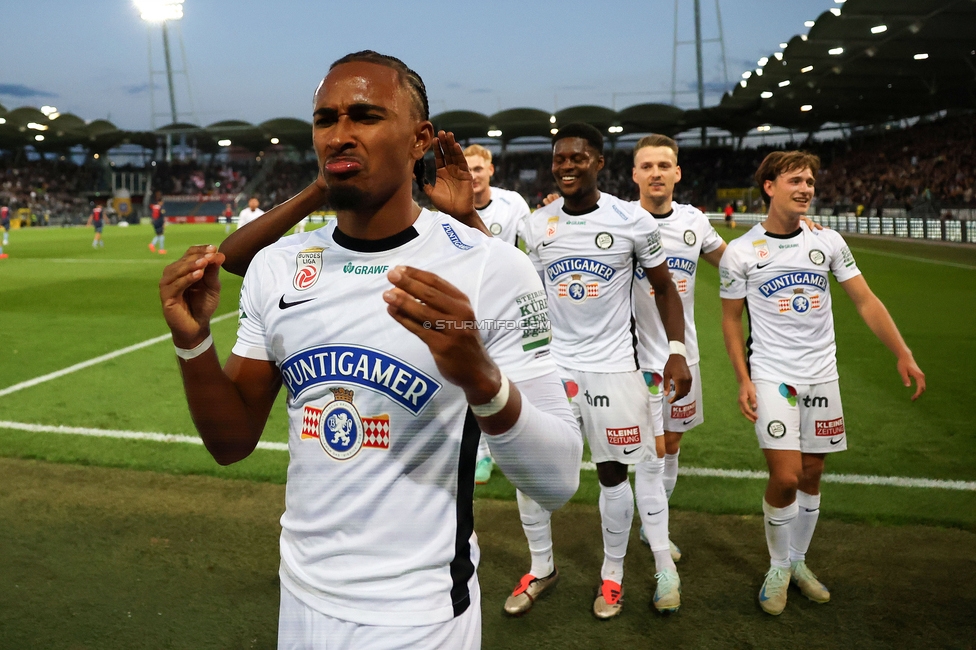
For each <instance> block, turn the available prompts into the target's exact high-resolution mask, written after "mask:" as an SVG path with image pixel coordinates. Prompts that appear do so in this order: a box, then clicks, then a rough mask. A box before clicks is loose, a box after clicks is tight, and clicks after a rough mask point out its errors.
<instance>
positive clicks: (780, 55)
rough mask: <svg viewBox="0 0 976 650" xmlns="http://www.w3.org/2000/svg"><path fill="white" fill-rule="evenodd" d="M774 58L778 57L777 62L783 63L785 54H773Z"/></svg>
mask: <svg viewBox="0 0 976 650" xmlns="http://www.w3.org/2000/svg"><path fill="white" fill-rule="evenodd" d="M773 56H775V57H776V60H777V61H782V60H783V53H782V52H773Z"/></svg>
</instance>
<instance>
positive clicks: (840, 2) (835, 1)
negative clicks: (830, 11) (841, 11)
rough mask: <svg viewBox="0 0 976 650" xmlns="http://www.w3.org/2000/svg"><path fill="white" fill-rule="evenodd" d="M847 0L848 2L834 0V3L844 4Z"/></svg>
mask: <svg viewBox="0 0 976 650" xmlns="http://www.w3.org/2000/svg"><path fill="white" fill-rule="evenodd" d="M845 2H847V0H834V4H839V5H842V4H844V3H845Z"/></svg>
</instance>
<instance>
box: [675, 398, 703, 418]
mask: <svg viewBox="0 0 976 650" xmlns="http://www.w3.org/2000/svg"><path fill="white" fill-rule="evenodd" d="M697 412H698V402H692V403H691V404H684V405H680V406H679V405H678V404H672V405H671V419H672V420H687V419H688V418H693V417H695V414H696V413H697Z"/></svg>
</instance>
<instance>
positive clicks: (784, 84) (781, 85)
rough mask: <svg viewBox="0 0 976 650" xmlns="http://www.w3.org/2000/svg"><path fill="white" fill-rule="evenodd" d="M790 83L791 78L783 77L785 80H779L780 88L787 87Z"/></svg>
mask: <svg viewBox="0 0 976 650" xmlns="http://www.w3.org/2000/svg"><path fill="white" fill-rule="evenodd" d="M789 85H790V80H789V79H783V81H781V82H779V87H780V88H786V87H787V86H789Z"/></svg>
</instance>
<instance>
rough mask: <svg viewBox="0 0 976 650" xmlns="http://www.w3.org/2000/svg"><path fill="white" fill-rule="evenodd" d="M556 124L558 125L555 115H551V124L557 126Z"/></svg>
mask: <svg viewBox="0 0 976 650" xmlns="http://www.w3.org/2000/svg"><path fill="white" fill-rule="evenodd" d="M555 123H556V116H555V115H550V116H549V124H555Z"/></svg>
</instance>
